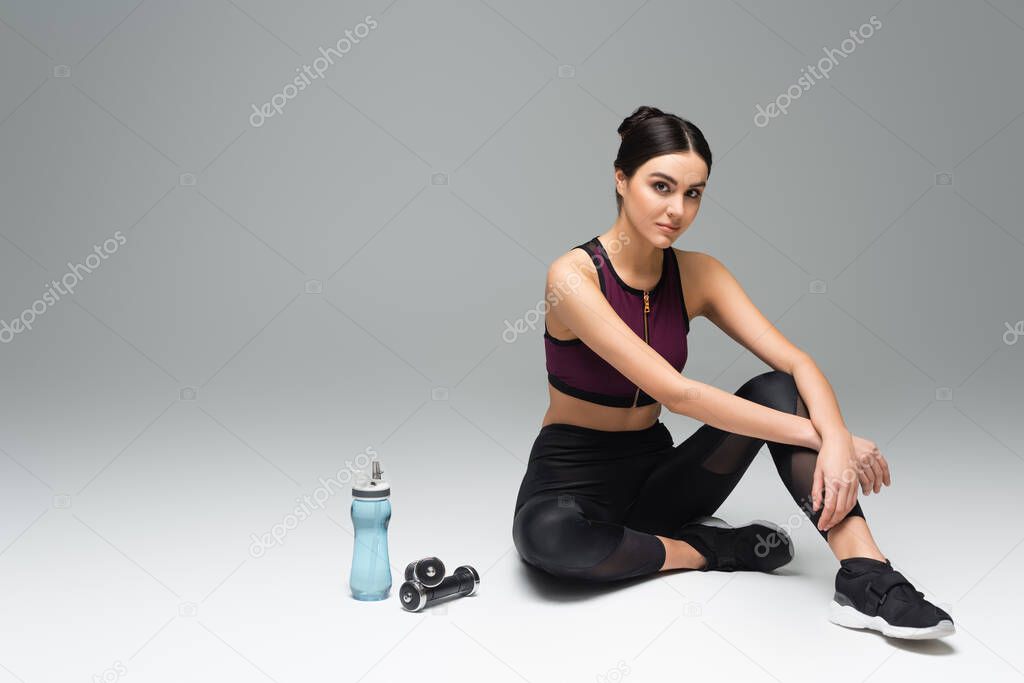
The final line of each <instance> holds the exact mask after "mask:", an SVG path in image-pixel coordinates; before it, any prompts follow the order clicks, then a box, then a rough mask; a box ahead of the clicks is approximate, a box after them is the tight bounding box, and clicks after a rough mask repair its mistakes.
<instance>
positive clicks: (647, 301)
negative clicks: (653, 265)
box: [632, 289, 651, 408]
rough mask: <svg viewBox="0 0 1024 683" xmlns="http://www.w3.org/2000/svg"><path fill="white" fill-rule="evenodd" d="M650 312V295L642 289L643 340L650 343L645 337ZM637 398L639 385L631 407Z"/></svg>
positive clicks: (638, 396) (634, 405) (634, 404)
mask: <svg viewBox="0 0 1024 683" xmlns="http://www.w3.org/2000/svg"><path fill="white" fill-rule="evenodd" d="M650 312H651V299H650V296H649V292H648V291H647V290H646V289H645V290H644V341H645V342H648V343H650V340H649V339H648V338H647V314H648V313H650ZM639 398H640V385H637V387H636V394H634V395H633V405H632V407H633V408H635V407H636V402H637V400H638V399H639Z"/></svg>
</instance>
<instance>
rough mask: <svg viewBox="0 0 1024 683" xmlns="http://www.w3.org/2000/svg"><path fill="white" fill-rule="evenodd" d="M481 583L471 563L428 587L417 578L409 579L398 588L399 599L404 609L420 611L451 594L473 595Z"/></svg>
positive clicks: (456, 569)
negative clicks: (435, 584)
mask: <svg viewBox="0 0 1024 683" xmlns="http://www.w3.org/2000/svg"><path fill="white" fill-rule="evenodd" d="M479 585H480V575H479V574H477V573H476V570H475V569H473V568H472V567H470V566H469V565H462V566H461V567H456V568H455V571H454V572H452V575H451V576H446V577H445V578H444V579H442V581H441V583H439V584H437V586H434V587H432V588H428V587H426V586H424V585H423V584H421V583H420V582H419V581H416V580H415V579H412V580H407V581H406V582H405V583H403V584H402V586H401V587H400V588H399V589H398V599H399V602H401V603H402V609H404V610H407V611H409V612H419V611H420V610H422V609H423V608H424V607H426V606H427V605H430V604H433V603H435V602H437V601H439V600H442V599H444V598H448V597H451V596H462V595H473V594H474V593H476V589H477V586H479Z"/></svg>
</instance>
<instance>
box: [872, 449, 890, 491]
mask: <svg viewBox="0 0 1024 683" xmlns="http://www.w3.org/2000/svg"><path fill="white" fill-rule="evenodd" d="M876 460H877V461H878V464H879V465H881V467H882V475H883V481H884V482H885V485H886V486H889V485H891V484H892V474H890V472H889V461H888V460H886V459H885V456H884V455H882V454H881V453H879V454H878V457H877V458H876Z"/></svg>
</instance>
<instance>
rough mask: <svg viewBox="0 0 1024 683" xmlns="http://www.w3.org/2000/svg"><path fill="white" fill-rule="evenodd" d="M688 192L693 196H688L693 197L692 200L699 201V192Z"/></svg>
mask: <svg viewBox="0 0 1024 683" xmlns="http://www.w3.org/2000/svg"><path fill="white" fill-rule="evenodd" d="M690 192H692V193H693V194H691V195H690V196H691V197H693V198H694V199H700V195H701V193H700V192H698V191H697V190H690Z"/></svg>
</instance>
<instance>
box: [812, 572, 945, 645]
mask: <svg viewBox="0 0 1024 683" xmlns="http://www.w3.org/2000/svg"><path fill="white" fill-rule="evenodd" d="M839 564H840V565H841V566H840V567H839V571H838V572H837V573H836V592H835V597H834V599H833V600H832V604H831V605H829V615H828V619H829V621H831V622H832V623H833V624H839V625H840V626H847V627H850V628H864V629H872V630H875V631H879V632H880V633H882V635H886V636H890V637H893V638H908V639H911V640H924V639H927V638H942V637H944V636H948V635H952V634H953V633H955V632H956V627H955V626H954V625H953V618H952V617H951V616H949V613H948V612H945V611H944V610H942V609H940V608H938V607H936V606H935V605H933V604H932V603H930V602H928V601H927V600H925V599H924V593H922V592H921V591H919V590H917V589H916V588H914V586H913V584H911V583H910V581H908V580H907V578H906V577H905V576H903V574H901V573H899V572H898V571H896V570H895V569H893V566H892V563H891V562H890V561H889V560H888V559H886V560H885V562H882V561H880V560H874V559H871V558H870V557H849V558H847V559H845V560H840V561H839Z"/></svg>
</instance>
